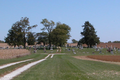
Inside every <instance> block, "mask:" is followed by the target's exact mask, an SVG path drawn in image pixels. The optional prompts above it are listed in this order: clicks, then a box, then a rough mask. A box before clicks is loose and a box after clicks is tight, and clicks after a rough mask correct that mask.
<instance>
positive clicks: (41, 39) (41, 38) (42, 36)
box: [37, 32, 49, 46]
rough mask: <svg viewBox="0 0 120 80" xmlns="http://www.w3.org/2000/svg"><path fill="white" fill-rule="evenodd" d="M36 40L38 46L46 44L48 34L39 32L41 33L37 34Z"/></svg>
mask: <svg viewBox="0 0 120 80" xmlns="http://www.w3.org/2000/svg"><path fill="white" fill-rule="evenodd" d="M37 35H38V39H37V42H38V44H40V43H41V42H42V43H43V44H44V46H45V44H48V42H49V40H48V33H47V32H41V33H38V34H37Z"/></svg>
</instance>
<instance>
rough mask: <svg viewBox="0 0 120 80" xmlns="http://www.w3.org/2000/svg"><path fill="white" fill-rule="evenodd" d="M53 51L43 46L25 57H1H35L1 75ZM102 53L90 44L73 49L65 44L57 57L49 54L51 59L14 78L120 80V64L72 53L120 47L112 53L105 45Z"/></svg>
mask: <svg viewBox="0 0 120 80" xmlns="http://www.w3.org/2000/svg"><path fill="white" fill-rule="evenodd" d="M72 49H74V50H75V52H76V54H73V51H72ZM93 52H94V54H93ZM50 53H56V50H47V51H46V53H44V51H43V50H38V51H37V53H33V50H32V54H30V55H27V56H24V57H19V58H13V59H0V65H3V64H7V63H11V62H16V61H21V60H26V59H33V60H32V61H28V62H24V63H20V64H17V65H14V66H11V67H7V68H5V69H1V70H0V76H2V75H4V74H7V73H9V72H11V71H13V70H15V69H17V68H19V67H21V66H24V65H26V64H28V63H31V62H33V61H37V60H40V59H42V58H44V57H45V56H47V55H48V54H50ZM102 53H104V54H102ZM102 53H101V54H100V53H99V51H95V49H90V48H84V49H83V50H79V49H77V48H70V51H68V50H67V49H65V48H62V52H61V54H55V56H54V57H53V58H48V59H47V60H45V61H43V62H41V63H39V64H37V65H35V66H33V67H31V68H30V69H28V70H27V71H25V72H23V73H22V74H21V75H18V76H17V77H15V78H14V79H13V80H119V79H120V68H119V67H120V65H115V64H109V63H102V62H96V61H87V60H80V59H76V58H73V57H72V56H87V55H120V52H118V51H116V52H114V54H111V53H109V52H107V51H106V49H103V50H102Z"/></svg>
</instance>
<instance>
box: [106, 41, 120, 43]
mask: <svg viewBox="0 0 120 80" xmlns="http://www.w3.org/2000/svg"><path fill="white" fill-rule="evenodd" d="M108 43H120V41H113V42H112V41H108Z"/></svg>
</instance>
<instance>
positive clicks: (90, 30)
mask: <svg viewBox="0 0 120 80" xmlns="http://www.w3.org/2000/svg"><path fill="white" fill-rule="evenodd" d="M82 27H84V29H83V32H81V35H82V36H83V38H82V39H80V41H79V43H80V42H81V43H83V44H87V45H88V47H92V46H93V45H95V44H96V43H97V44H99V43H100V41H99V37H97V35H96V32H95V29H94V27H93V25H91V23H89V21H86V22H85V23H84V25H83V26H82Z"/></svg>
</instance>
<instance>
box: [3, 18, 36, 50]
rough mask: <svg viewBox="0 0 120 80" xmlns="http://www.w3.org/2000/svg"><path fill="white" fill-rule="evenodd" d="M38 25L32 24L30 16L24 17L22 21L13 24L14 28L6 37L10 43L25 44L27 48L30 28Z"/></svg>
mask: <svg viewBox="0 0 120 80" xmlns="http://www.w3.org/2000/svg"><path fill="white" fill-rule="evenodd" d="M36 26H37V25H33V26H30V25H29V18H27V17H25V18H23V17H22V18H21V20H20V21H17V22H16V23H15V24H13V26H12V29H11V30H9V33H8V37H6V38H5V41H6V42H7V43H8V44H9V45H14V46H16V45H18V46H19V45H24V48H26V45H25V44H26V35H27V33H28V31H29V30H30V29H32V28H34V27H36Z"/></svg>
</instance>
